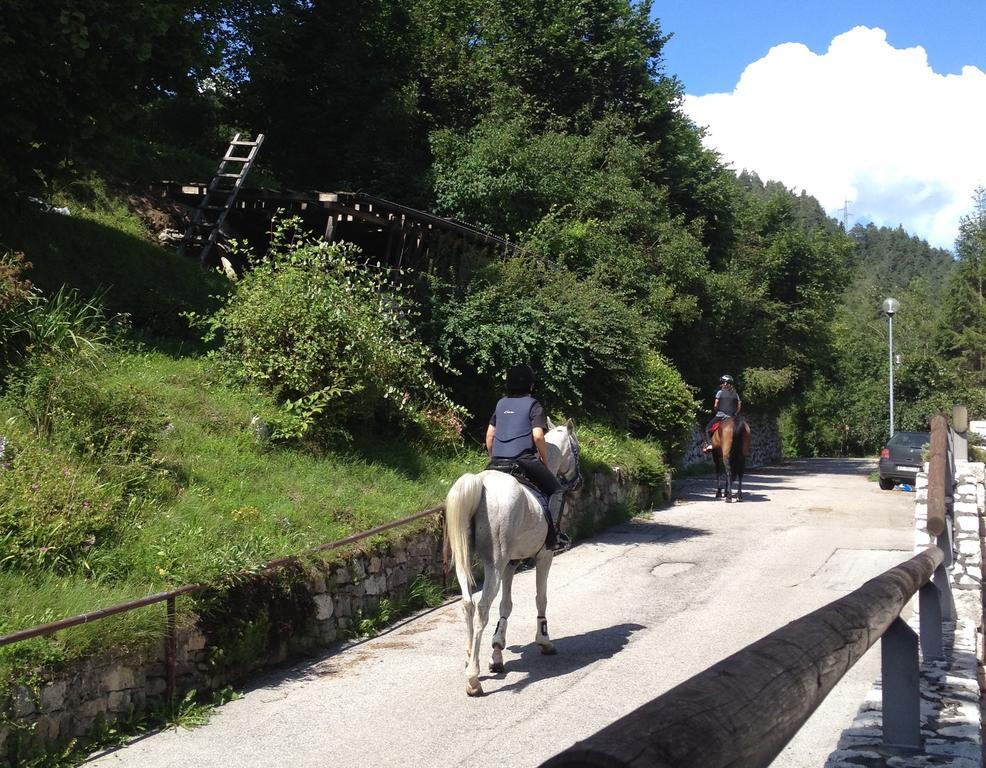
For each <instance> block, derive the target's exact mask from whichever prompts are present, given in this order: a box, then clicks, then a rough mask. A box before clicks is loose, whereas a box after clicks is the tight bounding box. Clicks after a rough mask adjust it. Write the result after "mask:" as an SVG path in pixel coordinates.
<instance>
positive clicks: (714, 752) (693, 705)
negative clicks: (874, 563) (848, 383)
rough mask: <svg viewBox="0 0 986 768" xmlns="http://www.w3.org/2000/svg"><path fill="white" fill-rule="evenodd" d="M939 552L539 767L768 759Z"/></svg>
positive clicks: (760, 762)
mask: <svg viewBox="0 0 986 768" xmlns="http://www.w3.org/2000/svg"><path fill="white" fill-rule="evenodd" d="M942 557H943V555H942V551H941V550H940V549H938V547H929V548H928V549H926V550H925V551H924V552H922V553H920V554H918V555H916V556H915V557H913V558H911V559H910V560H908V561H906V562H904V563H902V564H901V565H898V566H897V567H895V568H891V569H890V570H889V571H886V572H885V573H883V574H882V575H880V576H877V577H876V578H875V579H871V580H870V581H868V582H866V584H864V585H863V586H862V587H860V588H859V589H857V590H856V591H855V592H852V593H851V594H849V595H847V596H846V597H844V598H841V599H839V600H836V601H834V602H832V603H829V604H828V605H826V606H824V607H823V608H820V609H819V610H817V611H814V612H813V613H810V614H808V615H807V616H804V617H802V618H800V619H797V620H796V621H792V622H791V623H790V624H788V625H787V626H785V627H782V628H781V629H779V630H777V631H776V632H772V633H771V634H769V635H767V636H766V637H764V638H762V639H760V640H758V641H757V642H755V643H753V644H751V645H748V646H747V647H746V648H744V649H743V650H741V651H739V652H738V653H735V654H733V655H732V656H730V657H729V658H727V659H724V660H723V661H720V662H719V663H718V664H715V665H714V666H712V667H710V668H709V669H707V670H705V671H704V672H701V673H699V674H698V675H695V676H694V677H692V678H691V679H689V680H686V681H685V682H684V683H682V684H681V685H679V686H677V687H676V688H673V689H671V690H670V691H668V692H667V693H666V694H664V695H663V696H660V697H658V698H657V699H654V700H653V701H650V702H648V703H647V704H644V705H643V706H642V707H639V708H638V709H636V710H635V711H633V712H631V713H630V714H629V715H627V716H626V717H623V718H620V719H619V720H617V721H616V722H615V723H612V724H611V725H609V726H607V727H606V728H604V729H603V730H601V731H599V732H598V733H596V734H594V735H593V736H590V737H589V738H588V739H585V740H584V741H580V742H578V743H577V744H575V745H574V746H572V747H570V748H569V749H566V750H565V751H564V752H562V753H560V754H558V755H556V756H555V757H553V758H551V759H550V760H548V761H547V762H545V763H543V764H542V768H575V767H576V766H577V767H578V768H590V767H592V768H603V767H604V766H605V768H614V767H616V766H626V767H629V766H632V767H633V768H644V767H645V766H646V767H647V768H655V766H661V767H666V768H727V767H728V768H736V767H737V766H744V767H745V768H756V767H757V766H767V765H769V764H770V762H771V761H772V760H773V759H774V758H775V757H776V756H777V755H778V754H779V753H780V752H781V750H782V749H783V748H784V746H785V745H786V744H787V742H788V741H790V740H791V738H792V737H793V736H794V734H795V733H796V732H797V731H798V729H799V728H800V727H801V725H802V724H803V723H804V722H805V721H806V720H807V719H808V717H809V716H810V715H811V714H812V713H813V712H814V711H815V709H816V708H817V707H818V705H819V704H820V703H821V702H822V700H823V699H824V698H825V696H826V695H827V694H828V692H829V691H831V690H832V688H833V687H834V686H835V684H836V683H838V682H839V680H840V679H841V678H842V676H843V675H844V674H845V673H846V672H847V671H848V670H849V669H850V667H852V665H853V664H855V663H856V661H858V660H859V658H860V657H861V656H862V655H863V654H864V653H865V652H866V650H867V649H868V648H869V647H870V646H871V645H872V644H873V643H875V642H876V641H877V640H878V639H879V638H880V637H881V636H882V635H883V633H884V632H885V631H886V630H887V629H888V628H889V627H890V625H891V624H892V623H893V622H894V620H895V619H896V618H897V617H898V615H899V614H900V611H901V609H903V607H904V605H906V603H907V601H908V600H909V599H910V598H911V596H912V595H913V594H914V593H915V592H916V591H917V590H918V589H919V588H920V587H921V586H923V585H924V584H926V583H927V582H928V580H929V579H930V578H931V575H932V573H934V570H935V568H937V567H938V565H939V564H940V563H941V562H942Z"/></svg>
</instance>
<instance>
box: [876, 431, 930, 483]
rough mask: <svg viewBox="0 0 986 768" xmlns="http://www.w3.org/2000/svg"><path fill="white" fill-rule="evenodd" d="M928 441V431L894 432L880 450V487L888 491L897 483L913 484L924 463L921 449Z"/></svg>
mask: <svg viewBox="0 0 986 768" xmlns="http://www.w3.org/2000/svg"><path fill="white" fill-rule="evenodd" d="M930 442H931V433H930V432H896V433H894V436H893V437H891V438H890V440H889V442H887V445H886V447H884V449H883V450H882V451H880V487H881V488H882V489H883V490H885V491H889V490H891V489H893V487H894V486H895V485H896V484H897V483H911V484H913V483H914V481H915V480H916V479H917V475H918V472H919V471H920V470H921V467H922V466H923V464H924V462H923V461H922V460H921V450H922V449H923V448H924V446H925V445H927V444H928V443H930Z"/></svg>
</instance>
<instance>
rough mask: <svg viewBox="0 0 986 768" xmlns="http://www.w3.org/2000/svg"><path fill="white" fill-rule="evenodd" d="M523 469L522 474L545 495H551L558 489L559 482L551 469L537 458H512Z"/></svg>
mask: <svg viewBox="0 0 986 768" xmlns="http://www.w3.org/2000/svg"><path fill="white" fill-rule="evenodd" d="M514 461H516V462H517V463H518V464H520V466H521V467H522V468H523V469H524V474H525V475H527V477H528V478H529V479H530V481H531V482H532V483H534V485H536V486H537V487H538V488H539V489H540V490H541V493H543V494H544V495H545V496H551V494H553V493H557V492H558V491H560V490H561V489H562V488H561V483H559V482H558V478H557V477H555V476H554V474H552V472H551V470H550V469H548V468H547V467H546V466H544V464H542V463H541V462H540V461H539V460H538V459H532V458H527V457H521V458H517V459H514Z"/></svg>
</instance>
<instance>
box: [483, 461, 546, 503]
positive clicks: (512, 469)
mask: <svg viewBox="0 0 986 768" xmlns="http://www.w3.org/2000/svg"><path fill="white" fill-rule="evenodd" d="M486 469H488V470H493V471H494V472H503V473H505V474H508V475H510V476H511V477H512V478H514V479H515V480H516V481H517V482H518V483H520V484H521V485H522V486H524V487H525V488H526V489H527V490H529V491H530V492H531V493H533V494H534V498H536V499H537V500H538V503H540V505H541V507H542V509H544V512H545V514H547V513H548V497H547V496H545V495H544V494H543V493H542V492H541V489H540V488H538V487H537V486H536V485H535V484H534V483H533V482H532V481H531V478H529V477H528V476H527V473H526V472H524V468H523V467H522V466H521V464H520V462H518V461H514V460H513V459H490V462H489V464H487V465H486Z"/></svg>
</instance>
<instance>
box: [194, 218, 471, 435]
mask: <svg viewBox="0 0 986 768" xmlns="http://www.w3.org/2000/svg"><path fill="white" fill-rule="evenodd" d="M296 225H297V222H296V221H294V220H288V221H286V222H283V223H281V224H280V225H278V227H277V228H276V230H275V233H274V238H273V243H272V246H271V251H270V253H269V254H268V257H267V258H266V259H265V260H263V261H261V262H260V263H258V264H257V265H256V266H255V267H254V268H253V269H251V270H250V271H248V272H247V274H246V275H245V277H244V278H243V279H242V280H241V281H240V282H239V283H237V284H236V287H235V290H234V291H233V292H232V293H231V294H230V295H229V296H228V297H227V298H226V299H225V300H224V301H223V304H222V306H221V308H220V309H219V310H218V311H217V312H216V313H214V314H213V315H211V316H209V317H204V318H202V317H193V320H195V321H196V322H198V323H199V324H200V325H202V326H204V327H205V329H206V331H207V333H206V338H207V339H211V338H216V337H221V339H222V348H221V349H220V350H219V352H218V353H217V356H218V359H219V360H220V361H221V362H222V363H223V364H224V367H225V368H226V370H227V371H228V372H230V373H231V374H232V375H233V376H234V377H235V378H237V379H238V380H240V381H243V382H248V383H251V384H254V385H258V386H260V387H261V388H263V389H266V390H268V391H270V392H272V393H273V394H274V396H275V398H276V399H277V401H278V402H279V403H281V405H282V407H283V418H282V420H281V422H280V423H279V424H277V425H275V426H276V429H275V434H276V435H277V436H280V437H305V436H313V437H316V438H331V437H340V436H344V435H346V434H347V433H352V432H353V431H354V430H356V429H358V428H359V427H360V426H362V425H365V424H366V423H368V422H369V421H371V419H372V418H374V417H377V418H382V419H383V420H384V421H386V422H387V423H391V424H393V423H397V424H402V425H404V426H412V425H416V426H418V427H422V428H425V429H427V430H428V431H429V432H430V434H431V436H432V437H437V438H441V439H444V440H450V439H452V438H454V437H457V435H458V431H459V424H460V421H459V419H460V415H461V412H460V410H459V409H458V408H457V407H456V406H455V405H454V404H453V403H452V401H451V400H450V399H449V398H448V396H447V395H445V393H444V392H443V391H442V390H441V389H440V388H439V387H438V386H437V385H436V384H435V382H434V380H433V379H432V377H431V375H430V373H429V368H430V366H432V365H434V364H437V363H438V361H437V360H436V358H435V357H434V355H432V354H431V353H430V352H429V351H428V350H427V349H426V348H425V347H424V346H423V345H422V344H421V343H420V342H419V341H418V340H417V338H416V337H415V332H414V328H413V326H412V321H413V318H414V316H415V312H414V308H413V306H411V305H410V303H409V302H408V301H407V300H406V299H405V298H404V297H402V296H400V295H399V293H398V291H397V288H396V287H395V286H393V285H391V284H389V283H388V282H387V280H386V279H385V276H384V275H381V274H377V273H375V272H374V271H373V270H372V268H371V267H369V266H368V265H365V264H361V263H359V262H358V261H357V259H356V256H357V253H358V252H357V250H356V249H355V248H354V247H352V246H348V245H345V244H341V245H328V244H326V243H324V242H323V241H316V240H314V239H312V238H311V237H310V236H308V235H303V234H300V230H299V229H297V226H296Z"/></svg>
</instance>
